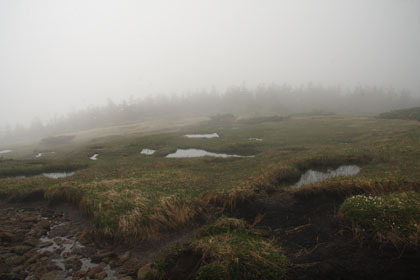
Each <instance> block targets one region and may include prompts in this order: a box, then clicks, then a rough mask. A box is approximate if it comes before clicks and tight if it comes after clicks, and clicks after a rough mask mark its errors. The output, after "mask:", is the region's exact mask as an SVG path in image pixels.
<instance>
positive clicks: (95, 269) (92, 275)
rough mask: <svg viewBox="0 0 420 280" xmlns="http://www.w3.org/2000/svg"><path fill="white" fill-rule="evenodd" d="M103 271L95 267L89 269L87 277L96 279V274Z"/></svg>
mask: <svg viewBox="0 0 420 280" xmlns="http://www.w3.org/2000/svg"><path fill="white" fill-rule="evenodd" d="M102 270H103V269H102V267H100V266H96V267H93V268H91V269H89V271H88V274H87V276H89V277H91V278H93V277H95V275H96V273H99V272H102Z"/></svg>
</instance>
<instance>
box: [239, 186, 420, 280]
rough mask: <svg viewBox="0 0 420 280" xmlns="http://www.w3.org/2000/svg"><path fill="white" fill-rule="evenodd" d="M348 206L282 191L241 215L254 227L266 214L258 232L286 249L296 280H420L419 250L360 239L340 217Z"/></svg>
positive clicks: (327, 198) (325, 197) (335, 200)
mask: <svg viewBox="0 0 420 280" xmlns="http://www.w3.org/2000/svg"><path fill="white" fill-rule="evenodd" d="M342 202H343V198H338V197H333V196H328V195H325V194H321V195H317V196H311V197H303V196H299V195H298V194H295V193H291V192H281V193H277V194H275V195H273V196H271V197H269V198H261V199H259V200H257V202H256V203H255V204H254V205H247V206H246V207H243V208H242V210H241V211H240V213H239V214H238V216H240V217H244V218H246V219H247V220H248V221H250V222H252V221H253V220H254V219H255V217H256V214H258V213H260V214H263V215H264V216H263V218H262V220H261V221H260V222H259V223H258V224H257V226H256V228H257V230H258V229H259V230H261V231H262V232H266V234H267V236H270V237H272V238H275V240H277V242H278V244H279V246H280V247H281V248H283V249H284V250H285V254H286V255H287V256H288V258H289V259H290V260H291V261H292V263H293V269H292V271H291V273H290V275H289V276H290V278H291V279H381V280H383V279H419V277H420V265H419V264H420V252H419V250H416V251H408V250H406V251H404V252H402V251H401V250H397V249H395V248H393V247H391V246H383V247H382V248H381V247H379V245H378V244H377V243H376V242H374V241H372V242H369V243H364V244H361V243H360V242H359V241H356V240H354V238H353V235H352V234H351V232H349V231H348V230H345V229H344V227H343V225H341V224H340V220H339V219H338V218H337V216H336V212H337V210H338V208H339V206H340V204H341V203H342ZM245 209H246V210H245Z"/></svg>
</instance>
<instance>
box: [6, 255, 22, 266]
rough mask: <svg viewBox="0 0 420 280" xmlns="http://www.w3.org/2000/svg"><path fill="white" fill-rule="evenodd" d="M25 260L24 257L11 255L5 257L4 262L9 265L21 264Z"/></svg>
mask: <svg viewBox="0 0 420 280" xmlns="http://www.w3.org/2000/svg"><path fill="white" fill-rule="evenodd" d="M24 261H25V257H23V256H12V257H10V258H7V259H5V261H4V262H5V263H6V264H7V265H10V266H16V265H19V264H22V263H23V262H24Z"/></svg>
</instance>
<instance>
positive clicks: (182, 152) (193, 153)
mask: <svg viewBox="0 0 420 280" xmlns="http://www.w3.org/2000/svg"><path fill="white" fill-rule="evenodd" d="M205 156H208V157H221V158H227V157H241V158H242V157H254V156H240V155H228V154H220V153H212V152H208V151H206V150H201V149H177V150H176V152H175V153H172V154H168V155H167V156H166V157H167V158H194V157H205Z"/></svg>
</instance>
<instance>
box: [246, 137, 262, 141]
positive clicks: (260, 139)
mask: <svg viewBox="0 0 420 280" xmlns="http://www.w3.org/2000/svg"><path fill="white" fill-rule="evenodd" d="M248 140H249V141H262V138H254V137H251V138H248Z"/></svg>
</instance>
